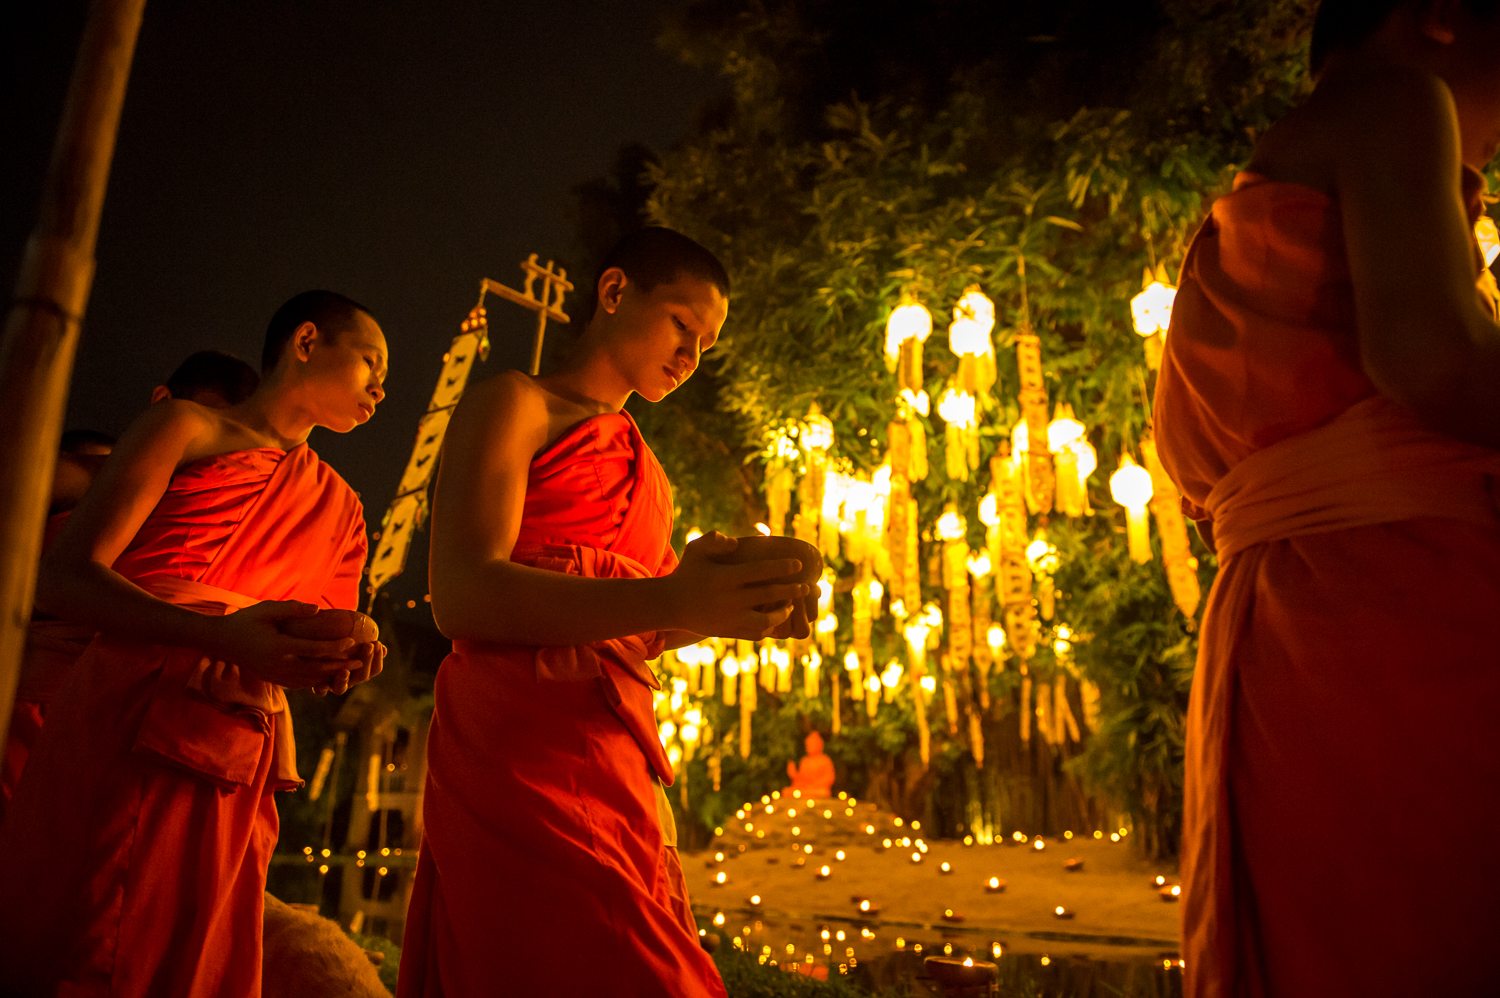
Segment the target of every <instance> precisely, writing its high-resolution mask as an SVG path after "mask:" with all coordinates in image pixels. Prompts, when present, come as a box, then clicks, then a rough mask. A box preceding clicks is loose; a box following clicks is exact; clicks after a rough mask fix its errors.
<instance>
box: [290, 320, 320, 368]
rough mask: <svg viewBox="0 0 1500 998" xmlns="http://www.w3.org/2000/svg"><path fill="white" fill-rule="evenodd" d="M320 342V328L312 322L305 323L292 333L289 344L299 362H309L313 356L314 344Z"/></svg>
mask: <svg viewBox="0 0 1500 998" xmlns="http://www.w3.org/2000/svg"><path fill="white" fill-rule="evenodd" d="M317 341H318V327H317V326H315V325H313V324H312V323H311V322H304V323H303V324H302V325H300V326H298V327H297V328H296V329H295V330H293V332H292V338H291V341H290V343H289V344H288V349H290V351H291V353H292V356H293V357H295V358H297V359H298V360H307V359H308V358H309V357H311V356H312V348H313V344H314V343H316V342H317Z"/></svg>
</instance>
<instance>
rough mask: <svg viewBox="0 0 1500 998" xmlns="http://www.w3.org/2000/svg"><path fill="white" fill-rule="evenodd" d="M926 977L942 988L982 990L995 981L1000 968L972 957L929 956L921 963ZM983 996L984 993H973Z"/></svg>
mask: <svg viewBox="0 0 1500 998" xmlns="http://www.w3.org/2000/svg"><path fill="white" fill-rule="evenodd" d="M922 969H923V970H925V971H926V972H927V976H928V977H931V978H932V979H933V980H934V981H937V982H938V984H939V985H941V986H943V987H944V988H965V989H967V988H983V987H985V986H986V985H989V984H990V983H992V982H993V981H995V980H996V979H997V978H998V977H999V974H1000V968H999V967H998V966H996V965H995V964H993V963H991V962H990V961H988V960H975V959H974V958H973V957H963V958H962V959H960V958H959V957H956V956H929V957H927V958H926V959H925V960H923V961H922ZM973 993H975V994H984V993H987V992H984V991H975V992H973Z"/></svg>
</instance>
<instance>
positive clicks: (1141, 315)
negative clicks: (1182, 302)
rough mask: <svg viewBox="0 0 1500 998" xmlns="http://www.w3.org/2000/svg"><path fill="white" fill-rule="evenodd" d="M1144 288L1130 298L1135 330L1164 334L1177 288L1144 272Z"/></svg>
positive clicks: (1169, 323) (1131, 315)
mask: <svg viewBox="0 0 1500 998" xmlns="http://www.w3.org/2000/svg"><path fill="white" fill-rule="evenodd" d="M1146 278H1147V282H1148V283H1147V284H1146V287H1145V289H1144V290H1142V291H1141V293H1140V294H1138V295H1136V296H1135V297H1134V298H1132V299H1130V317H1131V319H1132V320H1133V321H1134V323H1135V331H1136V332H1137V333H1138V334H1140V335H1141V336H1156V335H1158V334H1165V333H1166V331H1167V328H1168V327H1169V326H1171V324H1172V305H1173V303H1174V302H1175V301H1176V300H1177V289H1176V288H1174V287H1173V286H1172V285H1170V284H1168V283H1166V282H1165V281H1163V280H1154V279H1152V275H1151V272H1150V271H1147V272H1146Z"/></svg>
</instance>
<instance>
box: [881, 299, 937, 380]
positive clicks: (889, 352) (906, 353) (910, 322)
mask: <svg viewBox="0 0 1500 998" xmlns="http://www.w3.org/2000/svg"><path fill="white" fill-rule="evenodd" d="M931 335H932V313H931V312H929V311H927V309H926V307H925V306H923V305H922V304H921V303H919V302H917V301H914V300H912V299H910V298H903V299H902V302H901V304H900V305H898V306H896V308H895V309H893V310H892V311H891V315H890V318H889V319H887V320H886V323H885V366H886V370H888V371H891V372H893V373H894V374H895V375H896V384H897V385H898V386H899V387H900V388H902V389H907V390H910V391H912V392H920V391H921V390H922V344H923V343H925V342H926V341H927V337H929V336H931Z"/></svg>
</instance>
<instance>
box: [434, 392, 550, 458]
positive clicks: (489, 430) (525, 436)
mask: <svg viewBox="0 0 1500 998" xmlns="http://www.w3.org/2000/svg"><path fill="white" fill-rule="evenodd" d="M547 401H548V400H547V394H546V392H544V391H543V390H542V389H541V388H540V387H538V386H537V385H536V383H535V382H533V381H532V380H531V379H530V378H529V377H527V376H526V375H524V374H522V373H521V372H520V371H502V372H501V373H500V374H497V375H496V376H495V377H493V378H487V379H485V380H484V381H480V382H477V383H475V384H473V385H471V386H470V387H469V389H468V391H466V392H465V393H464V397H463V399H462V401H460V402H459V404H458V408H457V409H456V410H454V413H453V424H452V426H451V427H450V429H449V437H450V440H453V439H454V438H455V437H456V438H457V442H458V443H459V444H460V446H464V447H492V446H498V447H499V448H501V449H502V450H503V451H505V452H508V453H524V454H526V455H527V456H528V457H529V456H530V455H533V454H535V453H536V452H537V451H539V450H540V449H541V448H542V445H543V444H544V443H546V440H547V427H548V410H547ZM445 449H448V448H445Z"/></svg>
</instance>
